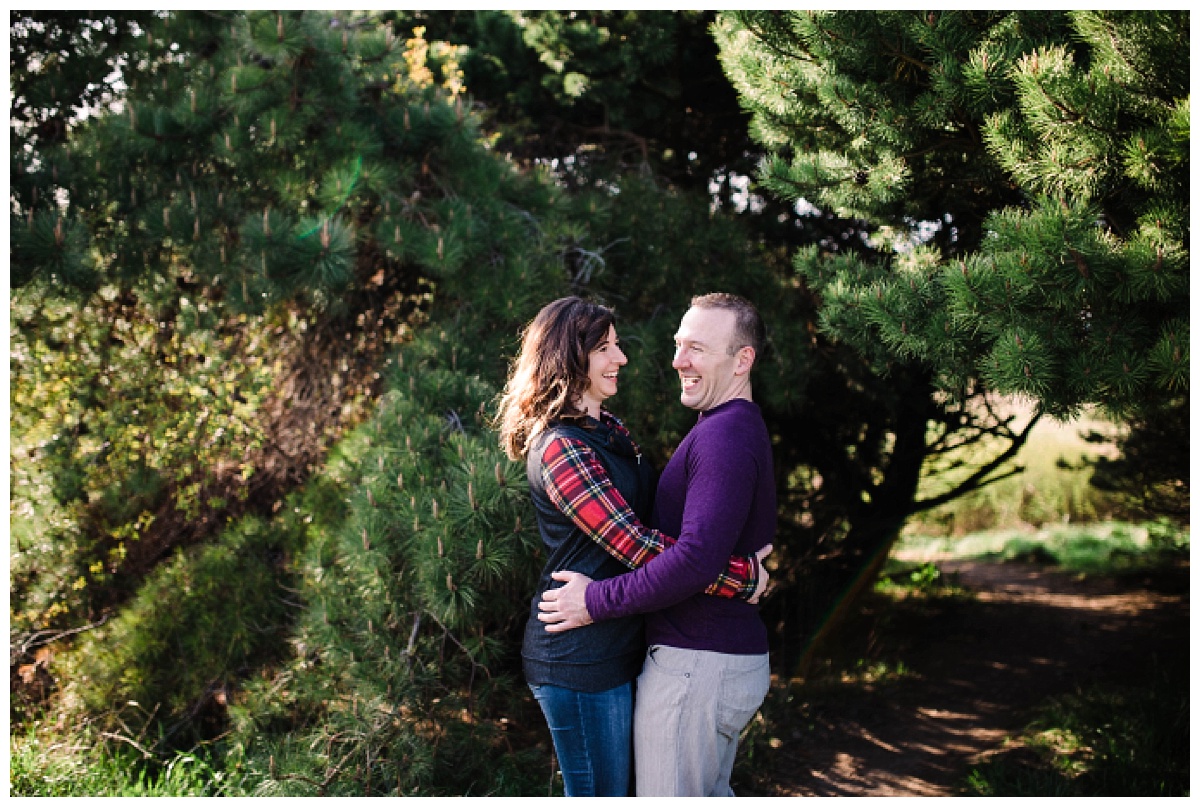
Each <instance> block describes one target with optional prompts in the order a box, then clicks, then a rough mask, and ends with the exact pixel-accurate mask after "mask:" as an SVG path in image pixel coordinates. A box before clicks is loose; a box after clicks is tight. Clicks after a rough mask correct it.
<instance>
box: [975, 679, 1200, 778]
mask: <svg viewBox="0 0 1200 807" xmlns="http://www.w3.org/2000/svg"><path fill="white" fill-rule="evenodd" d="M1189 700H1190V698H1189V693H1188V677H1187V673H1186V670H1183V671H1182V674H1181V673H1180V672H1175V673H1173V674H1165V673H1163V672H1162V671H1161V670H1156V672H1155V674H1154V675H1153V677H1152V678H1151V680H1150V681H1148V682H1147V684H1146V685H1145V686H1141V687H1137V688H1129V689H1112V688H1101V687H1093V688H1090V689H1086V690H1083V691H1080V692H1078V693H1076V694H1074V695H1070V696H1067V697H1064V698H1057V699H1054V700H1052V701H1051V702H1050V703H1048V704H1047V705H1046V706H1044V707H1043V708H1042V709H1041V710H1039V714H1038V716H1037V717H1036V718H1035V719H1034V720H1033V722H1032V723H1030V725H1029V726H1028V728H1026V730H1025V731H1024V732H1023V733H1022V734H1021V735H1020V736H1019V737H1017V738H1015V740H1013V741H1012V742H1010V743H1009V745H1008V748H1007V750H1005V751H1002V752H1000V753H999V754H996V755H994V756H993V757H991V758H990V759H989V760H988V761H986V762H984V763H982V764H980V765H978V766H976V767H975V768H974V769H973V770H972V771H971V773H970V775H969V776H968V777H967V780H966V782H965V784H964V785H963V787H962V792H963V794H964V795H971V796H1093V797H1094V796H1187V795H1188V794H1189V792H1190V779H1189V773H1190V772H1189V753H1188V743H1189V719H1188V718H1189V707H1190V703H1189Z"/></svg>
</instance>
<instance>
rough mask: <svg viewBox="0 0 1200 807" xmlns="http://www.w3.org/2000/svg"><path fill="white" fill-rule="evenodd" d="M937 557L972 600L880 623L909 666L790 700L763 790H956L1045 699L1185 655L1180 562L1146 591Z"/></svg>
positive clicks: (1143, 584) (1125, 678) (1140, 586)
mask: <svg viewBox="0 0 1200 807" xmlns="http://www.w3.org/2000/svg"><path fill="white" fill-rule="evenodd" d="M939 567H940V569H941V571H942V574H943V575H944V576H946V577H948V578H949V579H951V580H952V581H954V582H956V583H957V585H959V586H960V587H963V588H966V589H969V590H971V591H973V592H974V593H975V598H974V599H973V600H972V601H968V602H956V603H952V604H947V605H945V606H943V607H940V608H937V609H935V610H934V611H931V612H926V613H922V614H919V615H910V616H909V617H901V620H902V622H901V623H900V624H893V625H889V627H888V628H887V630H888V631H889V641H895V640H897V639H898V640H899V641H900V642H901V645H900V649H899V650H900V652H899V656H900V658H902V659H903V660H904V665H905V666H906V667H907V669H908V670H910V671H911V673H910V674H908V675H904V676H901V677H900V678H899V679H898V680H895V681H892V682H889V683H888V684H887V685H886V686H881V687H874V688H872V687H867V688H866V691H865V692H861V691H860V690H858V689H856V690H854V694H853V695H852V696H848V697H840V696H839V697H837V698H834V699H831V700H829V701H828V702H827V703H815V704H814V705H812V706H811V707H810V708H808V709H803V708H802V709H800V710H797V711H798V717H797V718H795V721H796V722H793V724H792V725H789V726H787V727H784V731H783V732H782V733H783V734H784V735H785V736H782V737H780V740H781V741H782V745H781V746H780V747H778V748H777V749H774V750H773V753H772V776H771V782H770V784H769V785H765V784H760V787H759V788H756V789H758V790H760V793H759V795H773V796H950V795H954V794H955V793H956V792H957V788H958V787H959V786H960V785H961V784H962V782H963V779H964V777H965V776H966V775H967V773H968V772H969V771H970V768H971V765H972V764H974V763H977V762H978V761H979V760H980V759H982V758H984V757H986V755H987V754H988V753H989V752H994V751H996V750H998V749H999V748H1000V747H1001V744H1002V743H1003V741H1004V739H1005V737H1006V736H1011V735H1013V734H1015V733H1017V732H1019V731H1020V730H1021V729H1022V728H1023V727H1024V726H1025V725H1026V724H1027V722H1028V720H1029V717H1030V710H1031V709H1032V708H1033V707H1035V706H1037V705H1039V704H1041V703H1044V702H1045V701H1046V699H1047V698H1050V697H1053V696H1055V695H1062V694H1067V693H1070V692H1074V691H1075V690H1076V689H1077V688H1079V687H1082V686H1087V685H1088V684H1091V683H1094V682H1107V683H1114V684H1121V683H1132V682H1136V681H1138V680H1140V677H1142V676H1144V675H1145V674H1146V672H1147V669H1148V667H1149V665H1150V664H1151V663H1152V661H1153V660H1154V659H1155V658H1156V657H1157V659H1158V661H1159V662H1162V663H1172V662H1182V663H1185V664H1186V659H1187V657H1188V638H1189V637H1188V631H1189V627H1188V619H1189V601H1188V582H1187V575H1186V571H1185V572H1184V573H1183V574H1182V576H1181V578H1180V579H1172V585H1170V586H1163V585H1161V583H1155V586H1154V588H1151V587H1149V584H1150V583H1151V582H1152V581H1139V580H1132V581H1126V582H1125V583H1120V584H1119V583H1117V582H1114V581H1106V580H1099V581H1080V580H1077V579H1075V578H1073V577H1072V576H1071V575H1069V574H1066V573H1063V572H1059V571H1051V570H1047V569H1044V568H1042V567H1039V566H1033V565H1027V564H1012V563H1007V564H986V563H971V562H961V561H960V562H943V563H940V564H939ZM893 632H894V633H893ZM741 793H742V794H746V795H749V794H748V793H746V792H745V791H744V790H743V791H741Z"/></svg>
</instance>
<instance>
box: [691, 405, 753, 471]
mask: <svg viewBox="0 0 1200 807" xmlns="http://www.w3.org/2000/svg"><path fill="white" fill-rule="evenodd" d="M746 404H747V405H745V406H735V407H726V408H723V409H722V410H720V411H718V412H713V413H712V414H711V415H710V416H708V417H704V418H701V419H700V421H699V422H697V423H696V425H695V427H693V429H692V431H691V432H690V433H689V434H688V436H687V438H686V440H685V442H686V443H688V451H689V454H692V455H693V456H705V455H710V454H718V455H721V456H723V457H726V458H728V457H731V456H737V455H743V454H744V455H757V454H759V453H760V452H761V451H762V449H763V448H764V446H765V447H766V448H767V450H769V449H770V435H769V434H768V432H767V427H766V423H765V422H764V421H763V418H762V414H761V412H760V411H759V409H758V407H757V406H756V405H755V404H753V403H751V402H749V401H747V402H746ZM681 447H682V446H681Z"/></svg>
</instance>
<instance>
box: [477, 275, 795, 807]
mask: <svg viewBox="0 0 1200 807" xmlns="http://www.w3.org/2000/svg"><path fill="white" fill-rule="evenodd" d="M763 343H764V328H763V323H762V320H761V318H760V317H759V315H758V312H757V311H756V310H755V308H754V306H753V305H751V304H750V303H749V302H748V301H746V300H744V299H742V298H740V297H737V296H734V295H730V294H708V295H704V296H702V297H695V298H693V299H692V301H691V307H690V308H689V309H688V311H687V313H686V314H684V316H683V319H682V320H681V321H680V324H679V329H678V331H677V332H676V334H675V358H674V361H673V362H672V366H673V367H674V368H675V369H676V371H677V372H678V374H679V380H680V384H681V393H680V402H681V403H682V404H683V405H684V406H686V407H688V408H690V409H694V410H696V411H697V412H698V413H699V416H698V418H697V421H696V424H695V425H694V426H693V427H692V429H691V431H690V432H689V433H688V434H687V436H686V437H684V439H683V441H682V442H681V443H680V444H679V447H678V449H677V450H676V451H675V453H674V455H673V456H672V457H671V460H670V462H668V463H667V466H666V468H664V469H663V473H662V476H661V478H660V479H658V481H657V486H656V483H655V476H656V475H655V472H654V469H653V468H651V467H650V464H649V462H648V461H647V460H646V458H645V457H643V456H642V455H641V451H640V449H639V448H638V445H637V443H636V442H634V440H633V439H632V437H631V436H630V434H629V431H628V430H627V429H626V427H625V426H624V424H622V423H621V421H620V420H618V419H617V418H616V417H615V416H613V415H612V414H611V413H610V412H609V411H608V410H607V409H606V408H605V406H604V402H605V401H606V400H607V399H608V398H610V397H612V396H613V395H615V394H616V392H617V386H618V376H619V374H620V370H621V367H622V366H623V365H624V364H625V363H626V358H625V354H624V352H623V351H622V350H621V346H620V342H619V341H618V338H617V331H616V326H615V319H614V316H613V313H612V311H610V310H609V309H607V308H605V307H604V306H601V305H598V304H595V303H592V302H589V301H586V300H582V299H580V298H578V297H568V298H564V299H561V300H556V301H555V302H553V303H550V304H549V305H547V306H546V307H545V308H543V309H542V310H541V311H540V312H539V313H538V315H537V317H536V318H535V319H534V320H533V322H532V323H530V325H529V326H528V327H527V328H526V330H525V332H524V335H523V338H522V343H521V353H520V355H519V357H518V358H517V361H516V362H515V364H514V366H513V369H512V373H511V374H510V377H509V379H508V385H507V387H506V389H505V393H504V397H503V399H502V401H501V407H500V435H501V442H502V445H503V447H504V449H505V451H506V452H507V453H508V455H509V456H510V457H512V458H513V459H517V458H525V460H526V463H527V466H526V467H527V473H528V477H529V488H530V494H531V496H532V498H533V504H534V508H535V510H536V512H537V520H538V528H539V530H540V532H541V537H542V541H543V542H544V544H545V548H546V552H547V562H546V566H545V568H544V569H543V571H542V575H541V578H540V581H539V585H538V591H537V593H536V594H535V595H534V598H533V602H532V607H531V609H530V610H531V613H530V619H529V622H528V624H527V626H526V631H525V640H524V645H523V648H522V656H523V659H524V667H525V675H526V678H527V680H528V682H529V686H530V688H531V690H532V691H533V694H534V697H535V698H536V699H537V701H538V703H539V705H540V706H541V708H542V711H543V713H544V714H545V716H546V721H547V723H548V724H549V726H550V732H551V737H552V738H553V741H554V749H555V752H556V754H557V756H558V760H559V765H560V767H561V769H562V774H563V781H564V785H565V791H566V795H568V796H591V795H595V796H626V795H631V793H632V791H633V790H634V787H636V793H637V795H639V796H731V795H733V791H732V789H731V788H730V784H729V778H730V773H731V771H732V769H733V760H734V756H735V754H736V751H737V743H738V737H739V735H740V733H741V731H742V729H743V728H745V726H746V725H747V724H748V723H749V721H750V719H751V718H752V717H753V716H754V714H755V712H756V711H757V710H758V708H759V706H760V705H761V704H762V702H763V699H764V698H765V697H766V694H767V690H768V688H769V685H770V671H769V665H768V657H767V631H766V627H765V625H764V624H763V622H762V620H761V618H760V617H759V615H758V609H757V606H756V603H757V601H758V598H759V596H760V595H761V594H762V591H763V589H764V588H765V587H766V583H767V577H768V575H767V572H766V570H765V569H764V568H763V567H762V563H761V561H762V558H763V557H764V556H765V555H766V554H767V553H768V552H769V551H770V549H771V546H770V545H771V542H772V540H773V539H774V535H775V487H774V473H773V467H772V460H771V444H770V437H769V435H768V433H767V429H766V425H765V424H764V422H763V419H762V415H761V413H760V411H759V408H758V406H757V405H756V404H755V403H754V402H753V398H752V393H751V383H750V373H751V370H752V368H753V366H754V362H755V359H756V358H757V357H759V356H761V355H762V350H763Z"/></svg>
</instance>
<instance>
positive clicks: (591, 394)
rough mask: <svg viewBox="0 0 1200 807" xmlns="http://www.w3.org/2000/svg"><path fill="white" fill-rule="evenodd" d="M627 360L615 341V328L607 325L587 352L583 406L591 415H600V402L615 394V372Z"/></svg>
mask: <svg viewBox="0 0 1200 807" xmlns="http://www.w3.org/2000/svg"><path fill="white" fill-rule="evenodd" d="M628 361H629V360H628V359H627V358H625V354H624V353H623V352H622V351H621V344H620V342H618V341H617V329H616V328H615V327H613V326H611V325H610V326H609V327H608V334H606V335H605V337H604V340H603V341H602V342H601V343H600V344H599V345H597V346H596V348H595V349H594V350H593V351H592V352H591V353H589V354H588V385H587V389H585V390H584V391H583V400H582V401H581V403H582V404H583V408H584V409H585V410H586V411H587V413H588V414H589V415H591V416H592V417H596V418H598V417H600V404H601V403H602V402H603V401H604V400H605V399H606V398H611V397H612V396H613V395H616V394H617V374H618V373H619V372H620V370H621V368H622V367H623V366H624V365H625V363H626V362H628Z"/></svg>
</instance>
